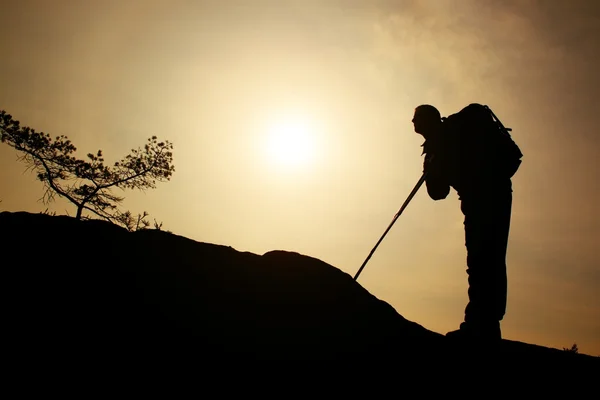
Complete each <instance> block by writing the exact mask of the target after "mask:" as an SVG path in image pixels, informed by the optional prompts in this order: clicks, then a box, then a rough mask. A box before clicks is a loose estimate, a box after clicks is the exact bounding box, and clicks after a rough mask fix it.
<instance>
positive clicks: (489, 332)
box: [446, 321, 502, 344]
mask: <svg viewBox="0 0 600 400" xmlns="http://www.w3.org/2000/svg"><path fill="white" fill-rule="evenodd" d="M446 337H447V338H449V339H452V340H455V341H460V342H468V343H482V344H485V343H490V344H494V343H498V342H500V340H502V332H501V330H500V322H499V321H492V322H485V323H482V322H463V323H462V324H460V328H459V329H457V330H455V331H451V332H448V333H446Z"/></svg>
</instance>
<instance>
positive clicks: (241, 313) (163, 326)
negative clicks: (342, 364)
mask: <svg viewBox="0 0 600 400" xmlns="http://www.w3.org/2000/svg"><path fill="white" fill-rule="evenodd" d="M0 243H1V244H2V250H3V251H2V270H3V276H4V286H5V293H7V294H8V298H9V301H8V307H7V312H6V318H7V319H5V321H8V325H6V326H10V327H11V328H10V330H9V340H10V341H11V342H12V343H13V344H14V345H15V346H14V347H13V349H19V350H18V351H19V354H20V355H21V356H23V355H24V354H28V355H29V356H30V357H42V356H44V355H50V354H60V355H61V357H63V358H64V357H77V358H79V359H80V360H82V361H85V360H89V359H90V358H91V357H95V356H103V357H108V356H109V355H110V357H113V358H115V357H128V356H130V355H134V354H136V355H140V354H145V355H150V354H151V355H152V357H202V359H203V360H206V359H215V360H224V359H245V360H247V359H258V360H275V359H287V360H301V359H305V360H326V359H337V360H339V359H346V360H353V361H356V360H381V361H386V362H387V361H391V360H398V359H403V360H411V359H413V360H417V359H431V360H439V361H440V362H443V363H446V362H449V361H452V360H453V359H455V358H457V357H458V358H460V359H461V360H463V361H464V360H466V359H472V358H474V357H475V358H477V357H479V358H480V359H482V360H483V359H485V360H491V361H493V362H494V363H496V362H500V361H501V362H509V363H514V362H520V363H529V364H531V365H533V364H539V365H545V366H550V365H551V366H553V368H554V367H557V366H578V367H586V368H587V367H593V368H598V366H599V361H600V359H598V358H597V357H591V356H586V355H582V354H574V353H569V352H565V351H562V350H557V349H549V348H544V347H540V346H535V345H531V344H525V343H519V342H512V341H506V340H505V341H503V343H502V344H501V346H499V347H497V348H494V349H485V350H484V351H482V349H476V351H471V350H470V349H467V348H456V346H451V345H450V344H449V343H447V342H446V340H445V337H443V336H442V335H440V334H438V333H435V332H431V331H429V330H427V329H425V328H424V327H422V326H420V325H418V324H417V323H414V322H411V321H408V320H406V319H405V318H403V317H402V316H401V315H400V314H399V313H398V312H397V311H396V310H394V308H392V307H391V306H390V305H389V304H387V303H386V302H384V301H382V300H380V299H377V298H376V297H374V296H373V295H372V294H370V293H369V292H368V291H367V290H365V289H364V288H363V287H362V286H360V284H359V283H357V282H356V281H354V279H353V278H352V277H351V276H350V275H348V274H346V273H344V272H342V271H340V270H339V269H337V268H335V267H333V266H331V265H328V264H326V263H324V262H322V261H320V260H318V259H315V258H311V257H308V256H304V255H301V254H297V253H293V252H287V251H271V252H268V253H266V254H263V255H257V254H252V253H249V252H240V251H237V250H235V249H233V248H231V247H227V246H222V245H215V244H210V243H200V242H197V241H194V240H190V239H187V238H185V237H181V236H177V235H175V234H172V233H168V232H164V231H159V230H143V231H137V232H127V231H126V230H124V229H122V228H120V227H117V226H115V225H112V224H110V223H107V222H103V221H76V220H75V219H73V218H71V217H66V216H49V215H43V214H30V213H25V212H16V213H10V212H3V213H0Z"/></svg>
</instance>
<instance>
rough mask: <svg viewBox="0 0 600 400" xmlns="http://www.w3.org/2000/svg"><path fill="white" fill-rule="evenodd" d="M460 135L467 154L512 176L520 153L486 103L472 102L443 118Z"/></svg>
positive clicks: (508, 129) (480, 162)
mask: <svg viewBox="0 0 600 400" xmlns="http://www.w3.org/2000/svg"><path fill="white" fill-rule="evenodd" d="M442 120H443V121H444V123H445V124H448V125H449V126H450V128H451V130H452V131H453V132H454V133H456V134H457V135H458V136H459V137H460V142H461V145H462V147H463V148H464V149H465V151H466V152H467V154H465V156H466V157H467V158H471V159H474V160H477V161H476V162H478V163H479V164H477V165H479V166H484V167H485V168H486V169H488V170H493V171H496V172H498V173H499V174H501V175H502V176H504V177H509V178H512V176H513V175H514V174H515V173H516V172H517V170H518V169H519V167H520V165H521V161H522V160H521V158H522V157H523V153H522V152H521V149H520V148H519V146H518V145H517V144H516V143H515V141H514V140H513V139H512V137H511V135H510V131H512V129H511V128H506V127H505V126H504V125H503V124H502V122H500V120H499V119H498V118H497V117H496V115H495V114H494V112H493V111H492V110H491V109H490V108H489V107H488V106H487V105H482V104H478V103H472V104H469V105H468V106H466V107H465V108H463V109H462V110H460V111H459V112H457V113H455V114H452V115H450V116H448V117H446V118H443V119H442Z"/></svg>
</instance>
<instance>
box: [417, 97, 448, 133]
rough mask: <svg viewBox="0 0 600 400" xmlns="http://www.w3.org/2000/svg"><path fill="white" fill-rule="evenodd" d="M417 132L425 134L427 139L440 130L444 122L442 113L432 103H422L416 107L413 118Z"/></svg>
mask: <svg viewBox="0 0 600 400" xmlns="http://www.w3.org/2000/svg"><path fill="white" fill-rule="evenodd" d="M412 123H413V125H414V127H415V132H416V133H418V134H420V135H423V137H424V138H425V139H427V137H428V136H431V135H433V134H435V133H436V132H438V131H439V130H440V128H441V124H442V115H441V114H440V112H439V111H438V109H437V108H435V107H434V106H432V105H429V104H421V105H420V106H418V107H417V108H415V114H414V117H413V119H412Z"/></svg>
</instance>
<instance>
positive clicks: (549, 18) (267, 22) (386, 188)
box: [0, 0, 600, 355]
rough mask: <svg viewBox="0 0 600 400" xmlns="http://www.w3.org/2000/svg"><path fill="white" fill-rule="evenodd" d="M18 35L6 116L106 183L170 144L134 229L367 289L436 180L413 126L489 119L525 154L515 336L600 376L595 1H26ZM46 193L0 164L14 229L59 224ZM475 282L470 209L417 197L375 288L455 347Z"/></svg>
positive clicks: (512, 311) (13, 33) (12, 43)
mask: <svg viewBox="0 0 600 400" xmlns="http://www.w3.org/2000/svg"><path fill="white" fill-rule="evenodd" d="M2 14H3V18H2V23H1V24H0V42H1V43H0V45H1V48H2V52H3V53H2V61H1V62H0V109H4V110H6V111H8V112H9V113H11V114H12V115H13V117H14V118H16V119H18V120H20V121H21V123H22V124H24V125H28V126H31V127H33V128H35V129H36V130H41V131H45V132H48V133H50V134H52V135H53V136H56V135H59V134H64V135H67V136H68V137H69V138H70V139H71V140H72V141H73V142H74V143H75V145H76V146H77V147H78V149H79V153H78V154H80V155H82V156H84V155H85V154H87V153H88V152H95V151H96V150H98V149H102V150H103V152H104V154H105V158H106V160H107V161H108V162H111V163H112V162H114V161H117V160H118V159H120V158H121V157H123V156H124V155H126V154H127V153H128V151H129V150H130V149H131V148H133V147H137V146H140V145H143V144H144V142H145V139H146V138H147V137H149V136H152V135H157V136H158V137H159V139H161V140H170V141H171V142H173V144H174V163H175V168H176V171H175V173H174V175H173V178H172V180H171V182H169V183H165V184H162V185H159V187H158V188H157V189H156V190H151V191H148V192H146V193H139V192H126V193H124V194H125V195H126V196H127V200H126V202H125V203H124V208H128V209H130V210H132V211H133V212H142V211H143V210H146V211H148V212H149V213H150V214H151V216H152V217H154V218H156V219H157V220H159V221H163V223H164V225H163V226H164V228H166V229H168V230H171V231H173V232H174V233H176V234H179V235H183V236H187V237H189V238H192V239H195V240H198V241H202V242H209V243H216V244H223V245H228V246H232V247H234V248H235V249H237V250H240V251H250V252H254V253H258V254H262V253H264V252H267V251H270V250H275V249H283V250H289V251H296V252H299V253H302V254H306V255H310V256H312V257H316V258H319V259H321V260H323V261H325V262H328V263H330V264H332V265H334V266H335V267H337V268H340V269H341V270H343V271H345V272H347V273H349V274H351V275H352V276H353V275H354V274H355V273H356V271H357V270H358V268H359V267H360V265H361V264H362V263H363V261H364V260H365V258H366V257H367V255H368V254H369V252H370V251H371V249H372V248H373V246H374V245H375V243H376V242H377V240H378V239H379V238H380V237H381V235H382V234H383V232H384V230H385V228H386V227H387V226H388V224H389V223H390V222H391V220H392V218H393V216H394V215H395V214H396V212H397V211H398V209H399V207H400V206H401V205H402V203H403V202H404V200H405V199H406V197H407V196H408V194H409V193H410V191H411V190H412V188H413V187H414V185H415V183H416V182H417V180H418V179H419V177H420V175H421V172H422V158H421V147H420V145H421V143H422V138H421V137H420V136H418V135H416V134H415V133H414V132H413V130H412V124H411V122H410V120H411V118H412V113H413V110H414V107H416V106H417V105H419V104H421V103H430V104H433V105H435V106H437V107H438V108H439V109H440V111H441V112H442V114H443V115H449V114H451V113H454V112H456V111H458V110H459V109H460V108H462V107H464V106H465V105H467V104H469V103H471V102H479V103H484V104H488V105H489V106H490V107H491V108H492V109H493V110H494V111H495V113H496V115H497V116H498V117H499V118H500V119H501V120H502V121H503V122H504V124H505V125H506V126H508V127H511V128H513V137H514V139H515V140H516V141H517V143H518V144H519V146H520V147H521V150H522V151H523V153H524V155H525V156H524V161H523V164H522V167H521V169H520V170H519V172H518V173H517V175H516V176H515V178H514V180H513V184H514V204H513V218H512V225H511V236H510V241H509V250H508V256H507V258H508V274H509V293H508V308H507V314H506V317H505V320H504V323H503V334H504V337H506V338H508V339H513V340H520V341H525V342H529V343H536V344H540V345H545V346H551V347H557V348H562V347H570V346H571V345H572V344H573V343H577V344H578V346H579V348H580V350H581V351H582V352H584V353H587V354H593V355H600V294H599V293H600V252H599V250H598V248H599V247H600V212H599V209H598V205H599V204H600V183H599V182H600V179H599V176H598V175H599V174H598V171H599V163H598V152H599V151H600V136H599V133H600V132H599V129H598V125H597V118H598V115H599V114H600V102H599V100H598V97H597V96H598V92H599V90H600V78H599V77H598V71H599V70H600V59H599V58H600V57H599V52H598V49H599V48H600V46H599V45H600V2H597V1H594V0H591V1H579V0H577V1H575V0H569V1H567V0H564V1H559V0H522V1H492V0H490V1H484V0H455V1H445V0H439V1H436V0H431V1H416V0H414V1H391V0H388V1H358V0H356V1H355V0H347V1H343V0H336V1H334V0H320V1H312V0H302V1H291V0H290V1H288V0H278V1H275V0H274V1H262V0H252V1H250V0H248V1H227V0H215V1H201V0H195V1H192V0H189V1H182V0H169V1H166V0H164V1H163V0H120V1H113V0H103V1H97V2H91V1H64V0H53V1H44V0H39V1H25V0H18V1H3V2H2ZM282 132H283V133H286V132H287V133H290V132H291V133H294V132H296V133H297V134H298V135H304V138H305V139H306V140H307V142H306V143H305V144H303V143H304V142H298V143H297V144H295V145H294V146H293V147H294V149H295V150H302V149H303V147H302V146H306V147H307V148H306V149H305V150H306V153H305V154H304V158H299V159H298V160H297V162H296V163H286V162H283V161H282V160H281V158H280V156H282V155H284V156H286V157H287V158H288V160H289V159H292V158H293V157H292V156H293V155H292V154H287V153H284V152H283V151H284V150H282V149H279V148H276V150H275V152H274V151H273V144H274V140H275V139H274V136H273V135H278V134H281V133H282ZM301 155H302V154H299V155H298V156H301ZM42 194H43V192H42V185H41V184H40V183H39V182H37V181H36V180H35V175H34V174H31V173H30V172H25V166H24V164H21V163H19V162H18V161H16V153H15V152H14V151H13V150H12V149H10V148H9V147H8V146H6V145H0V199H2V200H3V202H2V203H0V207H1V208H0V209H1V210H9V211H20V210H25V211H31V212H38V211H42V210H44V209H45V208H46V206H45V205H43V204H41V203H40V202H38V199H39V198H40V197H41V196H42ZM50 210H56V211H57V212H58V213H62V214H64V213H67V212H68V213H69V214H71V215H74V211H75V210H74V208H73V207H72V206H71V205H69V204H67V203H65V202H63V201H58V202H56V203H54V204H53V205H51V207H50ZM149 251H150V250H149ZM465 262H466V249H465V247H464V231H463V217H462V214H461V213H460V209H459V203H458V199H457V196H456V193H455V192H454V191H452V192H451V194H450V195H449V197H448V198H447V199H446V200H443V201H439V202H434V201H433V200H431V199H429V198H428V197H427V194H426V191H425V190H421V191H420V192H419V193H418V194H417V195H416V196H415V198H414V199H413V201H412V202H411V203H410V205H409V206H408V208H407V209H406V210H405V212H404V213H403V215H402V216H401V217H400V218H399V219H398V220H397V222H396V224H395V225H394V227H393V228H392V230H391V231H390V233H389V234H388V235H387V236H386V238H385V239H384V241H383V242H382V243H381V245H380V246H379V248H378V249H377V251H376V252H375V254H374V255H373V257H372V258H371V260H370V261H369V263H368V264H367V266H366V268H365V269H364V271H363V272H362V273H361V275H360V278H359V282H360V283H361V284H362V285H363V286H364V287H365V288H366V289H367V290H369V291H370V292H371V293H373V294H374V295H375V296H377V297H378V298H380V299H382V300H385V301H387V302H388V303H390V304H391V305H392V306H394V308H396V310H397V311H398V312H399V313H400V314H402V315H403V316H404V317H406V318H408V319H409V320H412V321H415V322H417V323H419V324H421V325H423V326H425V327H426V328H428V329H431V330H434V331H437V332H440V333H445V332H446V331H448V330H451V329H455V328H457V327H458V324H459V323H460V322H461V321H462V318H463V312H464V306H465V304H466V302H467V276H466V273H465V270H466V265H465Z"/></svg>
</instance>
